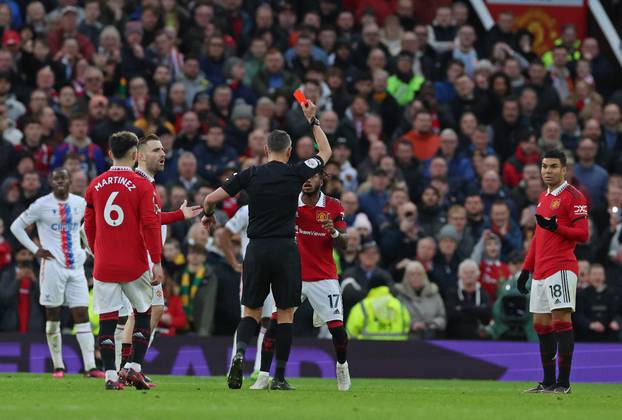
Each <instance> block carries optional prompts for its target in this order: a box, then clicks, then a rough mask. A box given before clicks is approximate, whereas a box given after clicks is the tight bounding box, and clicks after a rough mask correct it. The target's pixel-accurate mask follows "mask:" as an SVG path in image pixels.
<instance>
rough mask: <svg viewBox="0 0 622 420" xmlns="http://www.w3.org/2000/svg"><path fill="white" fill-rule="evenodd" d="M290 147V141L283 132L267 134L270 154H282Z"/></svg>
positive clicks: (287, 135)
mask: <svg viewBox="0 0 622 420" xmlns="http://www.w3.org/2000/svg"><path fill="white" fill-rule="evenodd" d="M291 145H292V139H291V138H290V137H289V134H287V133H286V132H285V131H283V130H274V131H273V132H272V133H270V134H268V149H270V151H272V152H277V153H282V152H284V151H286V150H287V148H288V147H291Z"/></svg>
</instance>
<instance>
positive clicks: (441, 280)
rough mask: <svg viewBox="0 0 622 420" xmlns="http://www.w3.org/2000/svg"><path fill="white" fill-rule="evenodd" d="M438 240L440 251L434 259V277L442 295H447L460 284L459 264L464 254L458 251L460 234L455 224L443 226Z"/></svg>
mask: <svg viewBox="0 0 622 420" xmlns="http://www.w3.org/2000/svg"><path fill="white" fill-rule="evenodd" d="M437 240H438V252H437V253H436V255H435V256H434V261H433V263H434V268H433V278H434V281H435V283H436V284H437V285H438V288H439V290H440V293H441V295H443V296H447V293H449V292H450V291H452V290H454V289H455V288H456V287H457V286H458V283H457V282H458V265H459V264H460V261H461V259H462V258H463V255H461V254H460V253H459V251H458V240H459V235H458V232H457V230H456V228H455V227H454V226H453V225H451V224H447V225H445V226H443V227H442V228H441V229H440V232H439V234H438V237H437Z"/></svg>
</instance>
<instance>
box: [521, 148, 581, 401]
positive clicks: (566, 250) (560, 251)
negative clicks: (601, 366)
mask: <svg viewBox="0 0 622 420" xmlns="http://www.w3.org/2000/svg"><path fill="white" fill-rule="evenodd" d="M540 171H541V175H542V179H543V180H544V183H545V184H546V185H547V187H548V188H547V191H546V192H543V193H542V194H540V198H539V200H538V207H537V209H536V222H537V225H536V232H535V234H534V236H533V239H532V240H531V246H530V247H529V253H528V254H527V258H526V259H525V264H524V265H523V270H522V272H521V274H520V276H519V278H518V289H519V290H520V291H521V293H524V294H527V293H528V291H527V288H526V283H527V280H528V278H529V274H530V273H531V274H532V277H533V278H532V280H533V281H532V283H531V297H530V302H529V310H530V311H531V312H532V313H533V314H534V315H533V323H534V329H535V330H536V332H537V333H538V338H539V340H540V358H541V360H542V369H543V371H544V379H543V380H542V382H540V383H539V384H538V385H536V386H535V387H533V388H530V389H528V390H526V392H530V393H535V392H555V393H564V394H568V393H570V391H571V388H570V367H571V365H572V353H573V349H574V335H573V331H572V319H571V315H572V312H574V310H575V302H576V299H575V296H576V292H577V274H578V271H579V267H578V263H577V258H576V257H575V255H574V249H575V246H576V244H577V242H585V241H587V238H588V222H587V214H588V212H587V207H588V206H587V201H586V200H585V197H584V196H583V194H581V192H580V191H579V190H577V189H576V188H575V187H573V186H572V185H570V184H568V182H566V181H565V177H566V155H565V154H564V153H563V152H561V151H557V150H554V151H550V152H546V153H545V154H544V157H543V158H542V163H541V170H540ZM556 358H557V364H558V367H559V373H558V376H557V378H556V377H555V373H556V369H555V359H556Z"/></svg>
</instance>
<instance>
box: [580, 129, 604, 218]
mask: <svg viewBox="0 0 622 420" xmlns="http://www.w3.org/2000/svg"><path fill="white" fill-rule="evenodd" d="M597 154H598V144H597V143H595V142H594V141H593V140H592V139H589V138H584V139H582V140H581V141H580V142H579V145H578V147H577V157H578V158H579V162H577V163H576V164H575V165H574V166H573V174H574V176H575V177H576V178H577V180H579V182H580V183H581V184H582V185H584V186H585V187H586V188H587V189H588V190H589V191H590V204H591V206H592V208H593V209H600V208H601V207H602V206H603V205H604V202H605V192H606V189H607V179H608V177H609V175H608V174H607V171H606V170H605V169H604V168H603V167H602V166H600V165H598V164H596V163H595V159H596V155H597Z"/></svg>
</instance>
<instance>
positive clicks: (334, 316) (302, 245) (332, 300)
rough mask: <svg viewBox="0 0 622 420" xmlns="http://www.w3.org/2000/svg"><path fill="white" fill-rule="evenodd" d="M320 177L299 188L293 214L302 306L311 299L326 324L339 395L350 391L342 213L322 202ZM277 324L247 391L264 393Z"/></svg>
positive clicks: (329, 201) (336, 206)
mask: <svg viewBox="0 0 622 420" xmlns="http://www.w3.org/2000/svg"><path fill="white" fill-rule="evenodd" d="M323 176H324V174H323V173H319V174H315V175H313V176H312V177H311V178H309V179H308V180H307V181H306V182H305V183H304V184H303V186H302V193H301V194H300V196H299V198H298V211H297V212H296V242H297V243H298V251H299V252H300V262H301V268H302V296H301V301H302V302H304V301H305V299H309V303H311V307H312V308H313V310H314V311H315V314H316V315H317V317H318V318H319V319H320V321H321V322H322V323H326V324H328V330H329V331H330V333H331V335H332V336H333V345H334V346H335V353H336V354H337V389H339V390H340V391H347V390H349V389H350V386H351V383H350V373H349V370H348V362H347V361H346V352H347V347H348V334H347V333H346V330H345V327H344V325H343V305H342V303H341V291H340V289H339V280H337V266H336V265H335V260H334V259H333V246H337V247H339V248H341V249H345V248H346V246H347V243H348V238H347V236H346V228H347V225H346V222H345V220H344V218H343V216H344V212H343V207H342V206H341V203H340V202H339V200H336V199H334V198H332V197H328V196H326V195H325V194H324V193H322V191H320V188H321V187H322V180H323ZM276 326H277V324H276V319H275V317H274V316H273V320H272V322H271V324H270V328H269V329H268V331H267V332H266V335H265V336H264V339H263V344H262V349H261V353H262V354H261V372H259V376H258V377H257V381H256V382H255V384H253V386H251V389H267V388H268V382H269V372H270V365H271V363H272V354H273V353H274V343H275V333H276Z"/></svg>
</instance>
